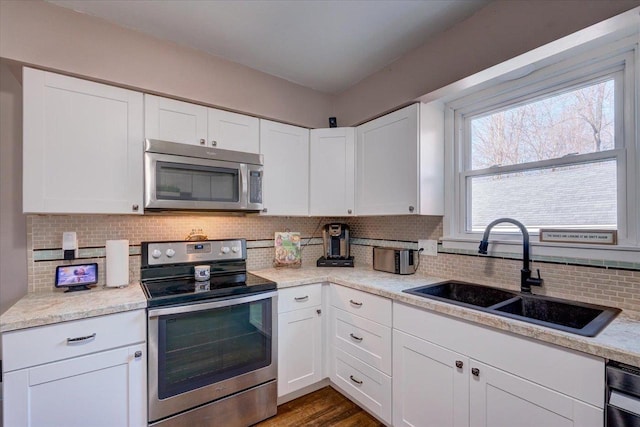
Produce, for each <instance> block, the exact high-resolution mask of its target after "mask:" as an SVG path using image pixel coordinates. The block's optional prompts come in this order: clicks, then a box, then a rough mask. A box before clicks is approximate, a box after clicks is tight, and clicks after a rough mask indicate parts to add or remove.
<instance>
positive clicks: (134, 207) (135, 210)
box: [131, 205, 140, 212]
mask: <svg viewBox="0 0 640 427" xmlns="http://www.w3.org/2000/svg"><path fill="white" fill-rule="evenodd" d="M138 209H140V207H139V206H138V205H132V206H131V210H132V211H134V212H138Z"/></svg>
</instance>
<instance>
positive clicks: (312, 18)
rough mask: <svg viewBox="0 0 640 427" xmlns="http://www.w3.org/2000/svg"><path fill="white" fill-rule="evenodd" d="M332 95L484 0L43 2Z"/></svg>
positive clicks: (91, 0) (466, 14) (412, 46)
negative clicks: (95, 17) (98, 18)
mask: <svg viewBox="0 0 640 427" xmlns="http://www.w3.org/2000/svg"><path fill="white" fill-rule="evenodd" d="M48 1H49V2H50V3H54V4H56V5H59V6H63V7H67V8H71V9H74V10H76V11H79V12H83V13H87V14H89V15H93V16H97V17H100V18H103V19H105V20H107V21H110V22H113V23H115V24H117V25H121V26H124V27H127V28H132V29H135V30H138V31H141V32H143V33H147V34H151V35H153V36H155V37H158V38H161V39H164V40H170V41H173V42H175V43H178V44H181V45H185V46H189V47H192V48H195V49H199V50H202V51H205V52H208V53H210V54H213V55H216V56H219V57H222V58H226V59H228V60H230V61H233V62H237V63H240V64H244V65H246V66H248V67H251V68H253V69H256V70H260V71H262V72H265V73H268V74H271V75H274V76H278V77H281V78H283V79H286V80H289V81H292V82H295V83H298V84H301V85H303V86H307V87H310V88H312V89H316V90H320V91H323V92H328V93H337V92H340V91H342V90H344V89H347V88H349V87H350V86H352V85H354V84H356V83H357V82H359V81H360V80H362V79H363V78H365V77H367V76H368V75H370V74H373V73H374V72H376V71H378V70H380V69H382V68H383V67H384V66H386V65H388V64H390V63H391V62H393V61H394V60H395V59H397V58H399V57H400V56H402V55H403V54H405V53H407V52H409V51H411V50H412V49H415V48H416V47H418V46H420V45H421V44H423V43H425V42H426V41H427V39H428V38H429V37H431V36H433V35H434V34H437V33H439V32H441V31H443V30H445V29H447V28H450V27H451V26H453V25H455V24H456V23H458V22H460V21H462V20H464V19H466V18H467V17H469V16H471V15H472V14H473V13H474V12H475V11H477V10H478V9H480V8H482V7H483V6H485V5H486V4H487V3H489V1H490V0H412V1H407V0H358V1H356V0H350V1H340V0H332V1H327V0H298V1H295V0H291V1H283V0H263V1H250V0H249V1H247V0H231V1H229V0H216V1H213V0H48Z"/></svg>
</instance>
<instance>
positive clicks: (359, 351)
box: [331, 308, 391, 375]
mask: <svg viewBox="0 0 640 427" xmlns="http://www.w3.org/2000/svg"><path fill="white" fill-rule="evenodd" d="M332 311H333V314H332V316H331V319H332V324H331V335H332V339H333V344H334V345H335V347H336V348H339V349H341V350H344V351H345V352H347V353H348V354H350V355H352V356H355V357H356V358H358V359H360V360H362V361H363V362H365V363H367V364H369V365H371V366H373V367H374V368H376V369H378V370H380V371H382V372H384V373H385V374H387V375H391V328H390V327H388V326H383V325H381V324H379V323H376V322H372V321H371V320H367V319H365V318H363V317H360V316H356V315H355V314H351V313H348V312H346V311H342V310H340V309H338V308H333V309H332Z"/></svg>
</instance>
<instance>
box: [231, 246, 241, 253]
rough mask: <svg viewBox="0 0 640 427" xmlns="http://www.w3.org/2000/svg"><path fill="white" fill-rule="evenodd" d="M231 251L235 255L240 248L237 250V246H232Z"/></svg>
mask: <svg viewBox="0 0 640 427" xmlns="http://www.w3.org/2000/svg"><path fill="white" fill-rule="evenodd" d="M231 251H232V252H233V253H234V254H237V253H238V252H240V248H239V247H237V246H234V247H232V248H231Z"/></svg>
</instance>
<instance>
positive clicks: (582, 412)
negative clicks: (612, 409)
mask: <svg viewBox="0 0 640 427" xmlns="http://www.w3.org/2000/svg"><path fill="white" fill-rule="evenodd" d="M471 366H472V368H471V369H477V371H473V373H472V375H471V382H470V397H471V398H470V403H471V405H470V426H471V427H511V426H514V425H517V426H518V427H540V426H544V427H570V426H571V427H602V425H603V422H604V417H603V412H602V409H598V408H596V407H593V406H591V405H587V404H586V403H584V402H580V401H579V400H576V399H572V398H571V397H569V396H566V395H564V394H561V393H558V392H556V391H553V390H550V389H548V388H546V387H543V386H541V385H538V384H535V383H533V382H531V381H527V380H525V379H523V378H520V377H517V376H515V375H512V374H509V373H508V372H504V371H501V370H500V369H496V368H493V367H491V366H489V365H485V364H483V363H480V362H476V361H472V363H471ZM474 373H476V374H477V375H474ZM438 425H439V424H438Z"/></svg>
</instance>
